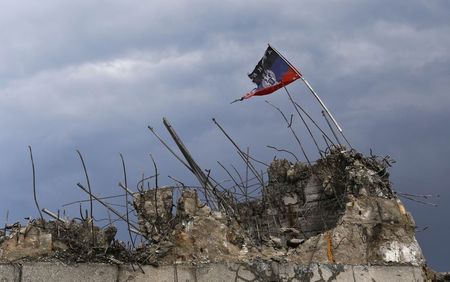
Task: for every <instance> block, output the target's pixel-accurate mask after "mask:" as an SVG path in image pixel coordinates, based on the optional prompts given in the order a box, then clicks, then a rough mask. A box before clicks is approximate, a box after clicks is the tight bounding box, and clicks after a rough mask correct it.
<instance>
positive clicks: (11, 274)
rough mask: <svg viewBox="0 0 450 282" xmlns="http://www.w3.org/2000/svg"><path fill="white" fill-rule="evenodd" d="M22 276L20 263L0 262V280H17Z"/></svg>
mask: <svg viewBox="0 0 450 282" xmlns="http://www.w3.org/2000/svg"><path fill="white" fill-rule="evenodd" d="M19 278H20V265H11V264H0V282H16V281H19Z"/></svg>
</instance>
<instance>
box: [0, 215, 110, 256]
mask: <svg viewBox="0 0 450 282" xmlns="http://www.w3.org/2000/svg"><path fill="white" fill-rule="evenodd" d="M116 232H117V230H116V228H115V227H114V226H109V227H107V228H105V229H100V228H99V227H97V226H92V224H91V223H90V221H85V222H75V221H70V222H54V221H50V222H42V221H41V220H36V221H33V222H32V223H30V224H29V225H27V226H26V227H19V226H18V227H15V228H14V230H12V232H11V234H10V235H9V236H7V237H6V238H5V240H4V241H3V243H2V244H1V245H0V259H1V260H6V261H15V260H18V259H23V258H38V257H50V256H52V255H54V254H55V253H62V254H64V256H65V257H71V258H74V259H77V258H78V257H83V256H87V255H88V254H91V255H95V252H93V251H92V250H93V249H95V250H97V251H98V252H102V253H103V252H104V251H105V250H107V249H108V248H109V247H110V245H111V243H112V241H114V236H115V235H116Z"/></svg>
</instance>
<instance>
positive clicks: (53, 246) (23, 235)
mask: <svg viewBox="0 0 450 282" xmlns="http://www.w3.org/2000/svg"><path fill="white" fill-rule="evenodd" d="M391 163H392V160H391V159H390V158H388V157H385V158H380V157H376V156H373V155H371V156H368V157H366V156H363V155H362V154H361V153H359V152H356V151H354V150H346V149H345V148H344V147H333V148H332V149H331V150H330V151H329V152H328V153H327V154H326V155H325V156H324V157H323V158H321V159H319V160H317V162H316V163H314V164H313V165H311V166H309V165H307V164H304V163H300V162H298V163H291V162H289V161H287V160H274V161H273V162H272V163H271V165H270V166H269V168H268V170H267V172H268V182H266V183H265V184H264V186H262V187H261V189H260V195H259V196H258V197H257V198H255V197H253V198H246V199H244V200H242V197H241V198H238V197H237V196H235V195H234V194H233V193H230V192H229V191H215V192H216V193H213V194H212V195H213V196H214V195H215V196H216V197H217V198H216V199H211V195H209V200H210V201H215V203H219V204H218V205H216V206H215V207H213V206H211V205H208V204H206V203H205V202H204V200H205V195H204V194H203V192H202V190H201V189H194V188H186V187H185V188H181V189H180V190H181V193H178V194H179V196H178V198H175V194H177V193H175V192H174V191H175V190H176V189H179V188H175V187H165V188H155V189H148V190H142V191H140V192H137V193H134V194H133V195H134V199H133V205H134V208H135V210H136V213H137V216H138V226H139V230H137V231H135V232H138V233H139V234H140V235H141V236H142V238H143V243H142V244H139V245H138V246H136V247H135V248H130V247H129V246H127V245H126V244H125V243H123V242H121V241H119V240H117V239H116V238H115V236H116V233H117V230H116V228H115V227H114V226H112V225H111V226H109V227H107V228H104V229H100V228H99V227H97V226H93V224H92V221H91V220H89V219H88V220H81V221H80V220H55V221H42V220H41V219H38V220H33V221H31V222H30V223H29V224H28V225H26V226H24V227H22V226H20V225H15V226H9V227H8V229H7V230H6V229H5V230H4V231H3V233H2V234H0V235H1V236H0V241H1V245H0V258H1V260H2V261H8V262H20V261H26V260H33V261H51V260H58V261H63V262H66V263H78V262H105V263H115V264H122V263H136V264H152V265H158V264H173V263H208V262H220V261H228V262H248V261H253V260H275V261H280V262H283V261H284V262H288V261H289V262H296V263H311V262H317V263H338V264H369V263H370V264H400V265H401V264H407V265H424V263H425V261H424V259H423V256H422V252H421V250H420V247H419V245H418V243H417V241H416V239H415V223H414V220H413V218H412V216H411V215H410V214H409V213H408V212H407V211H406V210H405V208H404V206H403V204H402V203H401V201H400V200H399V199H398V197H397V196H396V194H395V192H394V191H393V189H392V185H391V183H390V182H389V172H388V169H389V167H390V166H391ZM221 201H222V202H223V203H226V205H225V204H223V205H220V202H221ZM174 203H176V204H175V205H174ZM174 207H176V208H175V209H174Z"/></svg>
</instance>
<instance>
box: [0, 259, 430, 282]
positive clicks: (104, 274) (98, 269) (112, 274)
mask: <svg viewBox="0 0 450 282" xmlns="http://www.w3.org/2000/svg"><path fill="white" fill-rule="evenodd" d="M142 269H143V271H144V272H145V273H142V271H140V270H139V268H138V267H136V271H133V269H132V268H131V267H129V266H127V267H124V266H116V265H106V264H77V265H64V264H61V263H24V264H22V265H18V264H17V265H15V264H3V265H0V281H17V282H20V281H45V282H49V281H61V282H66V281H67V282H69V281H74V282H80V281H93V282H96V281H167V282H169V281H170V282H187V281H197V282H221V281H370V282H373V281H397V282H401V281H408V282H410V281H424V277H423V272H422V269H421V268H419V267H414V266H361V265H358V266H352V265H326V264H321V265H317V264H313V265H311V266H309V267H308V266H305V265H295V264H278V263H253V264H225V263H222V264H205V265H199V266H185V265H172V266H161V267H153V266H142Z"/></svg>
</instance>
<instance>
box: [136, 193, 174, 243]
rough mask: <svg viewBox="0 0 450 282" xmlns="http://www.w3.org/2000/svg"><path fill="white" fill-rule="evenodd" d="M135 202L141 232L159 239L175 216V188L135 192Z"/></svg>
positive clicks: (150, 237)
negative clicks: (173, 212) (173, 208)
mask: <svg viewBox="0 0 450 282" xmlns="http://www.w3.org/2000/svg"><path fill="white" fill-rule="evenodd" d="M133 204H134V207H135V209H136V211H137V212H138V214H139V218H138V220H139V227H140V232H141V233H142V234H144V236H145V237H147V238H149V239H153V240H156V241H159V240H160V237H161V235H162V233H164V230H163V229H164V227H167V224H168V222H169V221H170V220H171V219H172V217H173V216H172V207H173V188H168V187H164V188H158V189H152V190H147V191H145V192H142V193H141V192H138V193H135V194H134V200H133Z"/></svg>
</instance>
